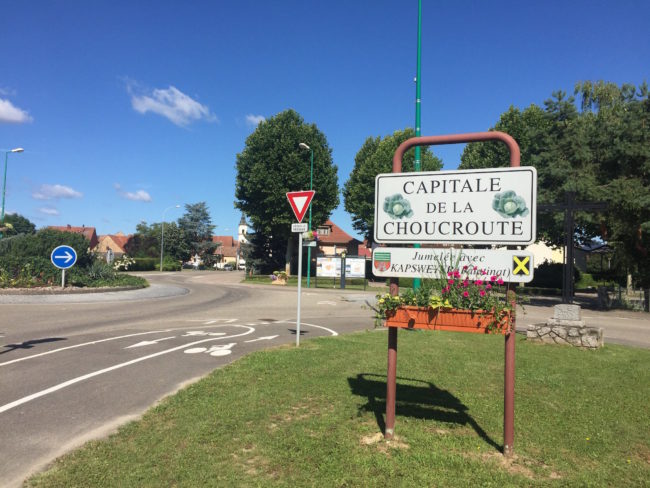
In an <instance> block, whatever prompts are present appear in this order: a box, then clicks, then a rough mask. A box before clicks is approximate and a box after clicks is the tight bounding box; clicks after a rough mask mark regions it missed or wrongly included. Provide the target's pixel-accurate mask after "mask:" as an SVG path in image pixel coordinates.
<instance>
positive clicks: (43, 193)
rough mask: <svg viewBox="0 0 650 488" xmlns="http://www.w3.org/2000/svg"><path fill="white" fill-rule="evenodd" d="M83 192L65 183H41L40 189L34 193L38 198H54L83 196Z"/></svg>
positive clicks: (34, 196)
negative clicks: (64, 184)
mask: <svg viewBox="0 0 650 488" xmlns="http://www.w3.org/2000/svg"><path fill="white" fill-rule="evenodd" d="M81 197H83V193H81V192H78V191H76V190H73V189H72V188H70V187H69V186H63V185H41V187H40V189H39V190H38V191H36V192H34V193H32V198H35V199H36V200H52V199H54V198H81Z"/></svg>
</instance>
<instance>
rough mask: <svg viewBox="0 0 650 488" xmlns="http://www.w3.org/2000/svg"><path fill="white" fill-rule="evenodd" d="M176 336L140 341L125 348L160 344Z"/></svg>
mask: <svg viewBox="0 0 650 488" xmlns="http://www.w3.org/2000/svg"><path fill="white" fill-rule="evenodd" d="M175 337H176V336H171V337H163V338H162V339H156V340H153V341H142V342H138V343H137V344H133V345H132V346H126V347H125V348H124V349H131V348H133V347H142V346H151V345H152V344H158V343H159V342H161V341H166V340H168V339H174V338H175Z"/></svg>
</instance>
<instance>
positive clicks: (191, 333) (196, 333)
mask: <svg viewBox="0 0 650 488" xmlns="http://www.w3.org/2000/svg"><path fill="white" fill-rule="evenodd" d="M224 335H226V333H225V332H206V331H204V330H190V331H189V332H187V333H185V334H183V337H191V336H199V337H200V336H212V337H217V336H224Z"/></svg>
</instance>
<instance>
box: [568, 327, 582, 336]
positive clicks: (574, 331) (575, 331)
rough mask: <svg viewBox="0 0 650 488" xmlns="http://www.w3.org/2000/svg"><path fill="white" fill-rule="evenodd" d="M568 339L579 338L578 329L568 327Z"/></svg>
mask: <svg viewBox="0 0 650 488" xmlns="http://www.w3.org/2000/svg"><path fill="white" fill-rule="evenodd" d="M569 337H580V328H579V327H569Z"/></svg>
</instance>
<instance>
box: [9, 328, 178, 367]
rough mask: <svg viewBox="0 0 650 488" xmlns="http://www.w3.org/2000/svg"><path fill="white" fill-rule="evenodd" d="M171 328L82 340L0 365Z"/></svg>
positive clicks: (168, 330) (157, 332)
mask: <svg viewBox="0 0 650 488" xmlns="http://www.w3.org/2000/svg"><path fill="white" fill-rule="evenodd" d="M171 330H172V329H165V330H154V331H151V332H138V333H137V334H128V335H123V336H118V337H109V338H108V339H99V340H98V341H91V342H84V343H83V344H75V345H74V346H67V347H60V348H59V349H53V350H51V351H46V352H42V353H40V354H33V355H31V356H25V357H24V358H18V359H13V360H11V361H7V362H5V363H0V366H6V365H8V364H13V363H18V362H20V361H25V360H27V359H32V358H38V357H41V356H47V355H48V354H54V353H55V352H61V351H67V350H68V349H75V348H77V347H83V346H92V345H94V344H99V343H101V342H107V341H116V340H118V339H126V338H128V337H136V336H141V335H147V334H160V333H161V332H170V331H171Z"/></svg>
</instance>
